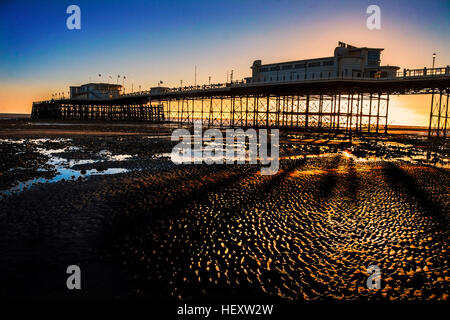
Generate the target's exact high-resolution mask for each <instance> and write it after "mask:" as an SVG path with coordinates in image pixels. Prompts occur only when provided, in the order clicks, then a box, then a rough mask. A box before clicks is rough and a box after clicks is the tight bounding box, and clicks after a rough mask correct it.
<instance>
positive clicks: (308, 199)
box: [119, 156, 450, 300]
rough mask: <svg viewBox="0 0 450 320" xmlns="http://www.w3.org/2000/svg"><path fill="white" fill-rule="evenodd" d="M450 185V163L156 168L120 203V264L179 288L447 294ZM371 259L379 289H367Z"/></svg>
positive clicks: (151, 281) (338, 159)
mask: <svg viewBox="0 0 450 320" xmlns="http://www.w3.org/2000/svg"><path fill="white" fill-rule="evenodd" d="M192 170H193V171H194V172H195V171H197V170H196V169H195V168H192ZM155 183H156V184H157V185H158V187H157V188H156V190H155ZM448 185H449V176H448V171H445V170H440V169H433V168H429V167H419V166H410V165H397V164H394V163H389V162H379V163H377V162H373V163H355V162H354V161H353V160H352V159H348V158H345V157H342V156H333V157H327V158H321V159H312V160H311V159H308V160H306V161H305V160H295V161H286V162H283V166H282V170H281V171H280V172H279V174H278V175H275V176H271V177H263V176H260V175H259V174H258V173H257V172H256V170H255V169H252V168H245V169H242V168H238V167H235V168H233V169H227V170H226V171H225V170H219V171H217V172H215V173H214V174H207V175H205V176H203V175H202V174H201V173H200V172H199V173H198V174H193V177H192V178H187V180H186V179H182V178H181V177H178V176H177V173H173V174H167V176H165V177H164V178H158V180H156V181H155V179H154V178H153V177H151V178H150V177H149V179H148V180H145V179H143V180H142V182H140V183H139V184H138V188H137V189H135V190H133V191H132V193H133V196H132V197H133V199H136V201H133V204H132V205H131V206H130V207H128V208H127V209H126V211H124V212H122V215H120V214H119V216H121V218H120V219H121V220H122V223H121V226H122V227H124V226H125V225H126V223H125V221H128V223H129V224H130V225H129V227H130V229H128V234H127V237H126V242H125V243H124V245H123V246H122V247H121V250H122V255H123V259H124V264H126V265H128V267H130V268H131V270H133V271H134V273H135V277H136V279H138V281H137V282H136V283H137V284H138V286H139V289H138V290H139V292H140V293H142V294H145V293H146V291H145V290H146V288H152V287H153V286H154V285H156V286H158V287H160V288H162V290H164V292H165V293H167V294H171V295H173V296H175V297H177V298H182V299H183V298H192V297H201V296H205V295H206V296H208V297H211V296H215V295H217V296H219V297H222V296H226V295H233V294H237V295H242V294H246V295H250V294H251V295H256V296H259V295H263V296H265V295H269V296H279V297H282V298H284V299H307V300H310V299H326V298H331V299H387V300H396V299H402V300H403V299H447V297H448V292H449V290H448V289H449V282H450V274H449V273H448V254H447V247H448V213H449V212H448V208H449V206H448V205H449V203H448V202H449V198H448ZM155 193H156V194H158V197H155V196H154V195H155ZM128 194H130V193H128ZM183 194H184V195H185V197H184V198H183V197H182V198H178V199H177V198H176V197H175V198H174V197H173V196H174V195H178V196H179V195H183ZM137 217H139V219H143V220H139V221H140V224H139V225H136V218H137ZM127 218H128V219H127ZM124 223H125V224H124ZM124 228H125V227H124ZM125 229H126V228H125ZM125 232H126V231H125ZM373 264H375V265H378V266H379V267H380V268H381V273H382V290H368V289H367V288H366V279H367V277H368V275H367V273H366V269H367V267H368V266H370V265H373Z"/></svg>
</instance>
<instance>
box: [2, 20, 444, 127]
mask: <svg viewBox="0 0 450 320" xmlns="http://www.w3.org/2000/svg"><path fill="white" fill-rule="evenodd" d="M362 23H364V21H354V19H353V20H350V17H339V18H335V19H334V20H330V21H328V22H327V20H323V21H321V22H320V23H317V24H314V25H304V24H302V23H301V22H299V23H298V25H285V26H281V27H280V26H278V27H274V28H273V29H272V31H271V32H269V33H265V34H255V33H254V32H252V33H243V34H241V35H236V37H234V38H233V39H228V40H226V41H220V39H219V40H218V41H217V42H214V43H201V42H199V44H198V45H197V46H196V47H195V48H194V49H193V48H189V49H188V50H186V49H184V48H182V47H180V48H179V51H175V52H174V51H171V52H168V53H167V59H166V60H164V61H161V62H155V61H153V60H152V59H150V58H149V57H148V56H147V52H145V50H141V51H142V52H140V51H139V50H136V51H135V52H133V53H124V54H123V55H118V56H119V57H115V58H109V59H110V60H108V58H105V60H106V62H104V63H106V64H107V65H109V66H111V69H117V68H119V69H120V70H121V71H123V70H125V72H117V74H127V82H126V83H125V87H126V91H127V92H129V91H130V90H131V80H128V79H133V83H134V90H135V91H136V90H137V89H138V86H139V84H140V85H141V86H142V89H143V90H148V88H150V87H152V86H155V85H156V84H157V83H158V82H159V80H163V81H164V84H163V85H164V86H169V87H178V86H179V85H180V79H183V85H193V82H194V81H193V79H194V72H193V70H194V69H193V66H194V65H197V66H198V73H197V84H204V83H208V77H209V76H211V77H212V82H213V83H219V82H221V83H223V82H225V80H226V72H227V70H232V69H233V70H234V79H235V80H236V79H242V78H244V77H246V76H250V75H251V70H250V65H251V64H252V62H253V60H256V59H261V60H262V62H263V63H270V62H277V61H288V60H297V59H308V58H316V57H325V56H332V55H333V51H334V48H335V47H336V46H337V42H338V41H343V42H346V43H349V44H352V45H355V46H367V47H379V48H384V49H385V50H384V51H382V54H381V64H382V65H396V66H399V67H401V68H408V69H415V68H423V67H424V66H427V67H431V66H430V64H431V53H432V52H434V51H437V52H439V55H438V58H437V60H436V66H439V67H441V66H445V65H447V64H449V63H450V52H448V49H447V48H448V44H445V43H444V44H443V43H442V41H440V39H437V38H436V39H434V38H430V37H428V36H427V35H425V34H424V33H422V32H421V31H420V30H417V29H413V30H408V29H405V28H403V26H402V25H395V24H387V23H386V24H385V25H383V26H382V29H381V30H377V31H370V30H368V29H367V28H365V27H361V24H362ZM418 39H419V40H418ZM418 41H419V42H420V50H418V47H417V46H418ZM230 42H231V43H232V46H233V47H234V48H238V49H237V50H231V49H230V48H229V46H230ZM268 43H269V44H270V45H268ZM439 46H441V47H439ZM171 60H172V61H171ZM78 63H79V65H76V64H74V65H73V66H72V70H74V71H77V67H79V69H80V70H81V69H82V67H81V66H83V62H82V61H81V60H80V62H78ZM89 68H90V69H89V71H86V72H87V73H88V74H86V75H85V76H84V78H85V79H82V77H80V76H79V75H78V74H76V75H75V74H71V73H67V74H66V73H61V74H58V77H52V75H51V74H45V75H43V76H41V77H40V78H38V79H36V77H33V78H31V77H29V78H26V79H21V80H20V81H19V82H11V83H5V80H3V81H2V85H1V86H0V113H30V112H31V107H32V102H33V101H38V100H46V99H50V98H51V93H54V92H65V94H67V92H68V90H69V88H68V86H69V85H79V84H81V83H86V82H88V81H87V79H86V78H87V77H88V75H89V76H95V75H96V72H97V70H95V67H93V66H92V65H89ZM92 69H94V70H92ZM83 71H84V70H83ZM98 71H102V70H98ZM58 79H64V80H63V81H58ZM96 79H98V78H96ZM103 81H105V80H103ZM60 82H61V83H60ZM93 82H96V81H93ZM430 100H431V97H430V96H429V95H413V96H400V97H398V96H391V100H390V106H389V123H390V124H395V125H402V124H404V125H419V126H427V125H428V117H429V108H430Z"/></svg>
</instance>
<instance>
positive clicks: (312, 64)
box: [308, 62, 320, 67]
mask: <svg viewBox="0 0 450 320" xmlns="http://www.w3.org/2000/svg"><path fill="white" fill-rule="evenodd" d="M308 67H320V62H310V63H308Z"/></svg>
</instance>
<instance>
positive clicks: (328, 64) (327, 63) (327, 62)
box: [322, 60, 334, 66]
mask: <svg viewBox="0 0 450 320" xmlns="http://www.w3.org/2000/svg"><path fill="white" fill-rule="evenodd" d="M322 65H323V66H332V65H334V61H333V60H330V61H324V62H323V64H322Z"/></svg>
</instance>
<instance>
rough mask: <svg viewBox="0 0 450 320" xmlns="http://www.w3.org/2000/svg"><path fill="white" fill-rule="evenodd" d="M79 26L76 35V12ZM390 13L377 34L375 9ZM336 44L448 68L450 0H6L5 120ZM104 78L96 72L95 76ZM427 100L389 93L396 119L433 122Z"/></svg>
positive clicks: (0, 84)
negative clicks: (58, 96) (63, 99)
mask: <svg viewBox="0 0 450 320" xmlns="http://www.w3.org/2000/svg"><path fill="white" fill-rule="evenodd" d="M72 4H75V5H78V6H79V7H80V9H81V29H80V30H69V29H68V28H67V26H66V20H67V18H68V17H69V14H67V13H66V9H67V7H68V6H69V5H72ZM371 4H376V5H378V6H379V7H380V9H381V29H380V30H369V29H368V28H367V26H366V20H367V17H368V16H369V14H367V13H366V9H367V7H368V6H369V5H371ZM338 41H343V42H346V43H350V44H352V45H355V46H367V47H381V48H384V49H385V50H384V51H383V52H382V55H381V63H382V64H383V65H396V66H400V67H401V68H408V69H413V68H423V67H425V66H426V67H431V64H432V54H433V52H436V53H437V57H436V66H446V65H449V64H450V1H448V0H442V1H438V0H429V1H419V0H409V1H406V0H399V1H393V0H389V1H364V0H357V1H356V0H355V1H353V0H349V1H345V0H336V1H330V0H328V1H325V0H313V1H310V0H304V1H296V0H258V1H257V0H225V1H222V0H209V1H202V0H198V1H197V0H189V1H187V0H185V1H174V0H164V1H149V0H147V1H142V0H126V1H117V0H108V1H103V0H102V1H95V0H90V1H85V0H71V1H61V0H59V1H56V0H55V1H49V0H40V1H20V0H14V1H8V0H6V1H5V0H0V113H6V112H11V113H29V112H30V111H31V106H32V101H36V100H44V99H49V98H51V95H52V94H53V93H60V92H65V94H66V95H67V92H68V90H69V89H68V88H69V86H71V85H80V84H83V83H87V82H91V81H92V82H99V81H102V82H107V81H108V77H109V76H111V77H112V79H113V80H112V82H116V81H117V75H121V77H123V76H125V77H126V79H123V78H120V81H119V83H120V84H122V83H124V85H125V88H126V91H130V90H131V88H132V87H133V88H134V89H135V90H137V89H138V88H139V86H141V88H142V89H143V90H144V89H149V88H150V87H152V86H156V85H157V84H158V82H159V81H163V83H164V86H169V87H172V86H179V85H180V80H183V85H191V84H194V70H195V66H197V84H201V83H208V77H209V76H211V79H212V80H211V81H212V82H213V83H218V82H225V81H226V79H227V72H229V71H230V70H233V73H234V79H242V78H244V77H246V76H249V75H251V70H250V65H251V64H252V62H253V61H254V60H256V59H261V60H262V61H263V63H269V62H277V61H285V60H297V59H307V58H314V57H324V56H331V55H333V51H334V48H335V47H336V46H337V43H338ZM99 74H101V75H102V76H101V77H99V76H98V75H99ZM430 99H431V98H430V97H428V96H417V95H415V96H409V97H392V99H391V104H390V121H389V122H390V123H392V124H410V125H426V124H427V121H428V114H429V105H430Z"/></svg>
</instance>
